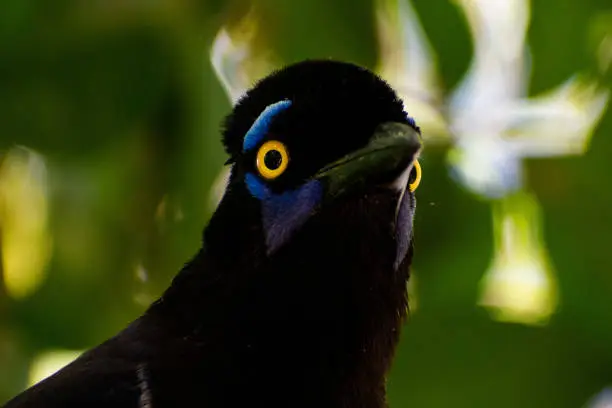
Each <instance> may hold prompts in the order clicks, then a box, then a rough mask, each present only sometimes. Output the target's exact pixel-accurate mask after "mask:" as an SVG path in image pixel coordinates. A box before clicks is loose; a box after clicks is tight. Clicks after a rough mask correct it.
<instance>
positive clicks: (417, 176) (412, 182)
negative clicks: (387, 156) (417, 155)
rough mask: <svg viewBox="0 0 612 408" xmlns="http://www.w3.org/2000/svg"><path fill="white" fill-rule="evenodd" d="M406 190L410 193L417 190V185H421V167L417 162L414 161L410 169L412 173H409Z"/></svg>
mask: <svg viewBox="0 0 612 408" xmlns="http://www.w3.org/2000/svg"><path fill="white" fill-rule="evenodd" d="M408 182H409V184H408V189H409V190H410V191H414V190H416V189H417V187H418V186H419V184H421V165H420V164H419V161H418V160H415V161H414V165H413V167H412V171H411V172H410V179H409V181H408Z"/></svg>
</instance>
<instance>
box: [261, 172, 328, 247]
mask: <svg viewBox="0 0 612 408" xmlns="http://www.w3.org/2000/svg"><path fill="white" fill-rule="evenodd" d="M251 187H252V186H251ZM251 189H252V188H250V190H251ZM322 192H323V188H322V186H321V183H320V182H319V181H317V180H311V181H309V182H307V183H306V184H304V185H302V186H301V187H299V188H297V189H295V190H290V191H285V192H283V193H281V194H272V193H268V194H265V195H259V197H256V198H258V199H260V202H261V217H262V226H263V231H264V235H265V242H266V250H267V254H268V255H272V254H273V253H274V252H276V251H277V250H278V249H279V248H280V247H281V246H283V245H284V244H285V243H287V241H288V240H289V239H290V238H291V237H292V236H293V234H295V233H296V232H297V230H298V229H299V228H300V227H302V225H304V223H305V222H306V221H307V220H308V218H309V217H310V216H311V215H312V213H313V212H314V211H315V210H316V208H317V206H318V205H319V203H320V202H321V197H322Z"/></svg>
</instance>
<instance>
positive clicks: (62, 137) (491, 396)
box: [0, 0, 612, 408]
mask: <svg viewBox="0 0 612 408" xmlns="http://www.w3.org/2000/svg"><path fill="white" fill-rule="evenodd" d="M400 1H403V0H400ZM491 1H493V0H491ZM496 1H497V0H496ZM500 1H503V0H500ZM459 3H460V2H449V1H447V0H429V1H427V2H425V1H415V2H414V4H413V7H414V9H415V11H416V13H417V14H418V17H419V19H420V21H421V24H422V26H423V28H424V30H425V32H426V33H427V36H428V38H429V41H430V43H431V46H432V48H433V49H434V50H435V51H436V55H437V66H438V69H439V71H440V77H441V78H440V82H441V89H442V93H443V94H444V96H446V95H448V94H449V93H450V91H451V90H452V89H453V88H454V87H455V86H456V85H457V84H458V83H459V82H460V81H461V79H462V78H463V76H464V75H465V73H466V71H467V69H468V67H469V64H470V61H471V59H472V53H473V50H474V46H473V44H472V43H471V37H470V29H469V27H468V24H467V22H466V19H465V18H464V15H463V13H462V11H461V10H460V8H459V6H458V4H459ZM376 4H378V2H375V1H373V0H351V1H349V0H338V1H333V2H330V1H326V0H294V1H291V2H288V1H280V0H258V1H257V2H256V3H250V2H246V1H238V0H235V1H232V0H225V1H224V0H204V1H202V0H200V1H197V0H159V1H155V2H144V1H134V2H125V1H119V0H106V1H90V2H80V1H76V0H58V1H54V2H43V1H35V0H4V2H3V5H2V12H0V49H1V50H2V52H0V90H1V91H0V92H1V95H2V97H1V98H0V124H2V131H1V132H0V249H1V251H2V253H0V255H2V260H3V262H2V263H1V264H0V401H4V400H6V399H8V398H9V397H10V396H12V395H14V394H15V393H17V392H18V391H20V390H21V389H23V388H24V387H26V386H27V385H28V383H29V382H32V381H34V380H35V379H36V378H37V375H36V374H32V372H33V371H35V372H39V371H40V372H48V371H49V369H48V364H50V363H49V361H56V360H57V359H58V358H60V357H61V358H64V357H65V356H68V357H66V358H68V359H69V358H72V356H73V355H74V354H73V353H71V352H70V350H76V351H78V350H82V349H85V348H88V347H91V346H93V345H95V344H97V343H99V342H100V341H102V340H104V339H106V338H107V337H109V336H110V335H112V334H114V333H115V332H117V331H118V330H120V329H121V328H122V327H123V326H124V325H126V324H127V323H128V322H129V321H131V320H132V319H133V318H135V317H136V316H137V315H138V314H139V313H140V312H142V311H143V310H144V308H145V307H146V306H147V305H148V303H149V302H151V301H152V300H153V299H155V297H156V296H158V295H159V294H160V293H161V291H162V290H163V289H164V288H165V287H166V286H167V285H168V284H169V282H170V280H171V278H172V277H173V275H174V274H175V273H176V272H177V271H178V270H179V268H180V267H181V266H182V264H183V263H184V262H185V261H186V260H188V259H189V258H190V257H191V256H192V255H193V254H194V253H195V251H196V249H197V248H198V246H199V244H200V236H201V232H202V228H203V226H204V225H205V224H206V221H207V219H208V217H209V216H210V214H211V211H212V210H213V208H214V199H211V189H212V186H213V183H214V182H215V180H216V179H217V177H218V174H219V172H220V170H221V168H222V163H223V161H224V155H223V152H222V148H221V143H220V140H219V124H220V121H221V119H222V117H223V116H224V115H225V114H227V113H228V111H229V109H230V108H231V105H230V101H229V100H228V97H227V95H226V93H225V92H224V89H223V87H222V85H221V83H220V81H219V78H218V77H217V76H216V75H215V71H214V69H213V66H212V65H211V62H210V56H209V53H210V50H211V47H212V44H213V41H214V39H215V36H216V35H217V33H218V32H219V30H220V29H221V27H222V26H224V25H225V26H227V27H230V28H231V27H235V26H237V25H239V23H240V22H241V21H242V19H243V18H244V16H245V15H247V14H248V13H253V14H252V16H253V18H254V19H255V20H256V21H258V22H259V26H258V29H257V30H256V37H257V38H255V39H253V42H252V48H253V52H254V53H255V55H265V56H266V58H268V59H269V60H270V61H273V62H272V63H271V64H272V65H275V64H278V63H288V62H293V61H298V60H301V59H304V58H314V57H324V58H327V57H332V58H335V59H342V60H348V61H353V62H357V63H360V64H362V65H365V66H367V67H370V68H373V69H374V68H376V66H377V64H378V61H379V57H380V55H379V54H380V53H379V43H378V37H377V35H378V34H377V28H376V26H375V21H376V20H375V18H374V16H375V6H376ZM253 6H255V8H253ZM530 6H531V23H530V25H529V28H528V33H527V41H528V43H529V51H530V65H531V76H530V80H529V93H530V95H534V94H537V93H540V92H541V91H545V90H550V89H552V88H554V87H557V86H558V85H559V84H560V83H562V82H564V81H566V80H567V78H569V77H571V76H573V75H582V76H585V77H589V78H594V80H595V81H597V83H598V84H599V85H598V86H599V87H601V88H602V89H604V88H609V87H611V86H612V69H611V66H610V65H611V64H612V62H611V61H612V6H611V4H610V2H609V0H588V1H580V2H579V1H577V0H538V1H532V2H531V5H530ZM259 69H260V71H261V70H263V68H261V67H260V68H259ZM264 73H265V72H258V73H257V75H259V76H260V75H261V74H264ZM253 75H255V74H253ZM257 75H255V76H257ZM407 109H408V110H409V111H410V109H411V108H410V106H407ZM416 119H417V121H418V120H419V118H418V116H417V118H416ZM424 131H425V137H427V128H426V127H424ZM611 135H612V110H610V109H608V110H607V111H606V113H605V114H604V116H603V118H602V119H601V121H600V122H599V124H598V125H597V127H596V128H595V131H594V133H593V135H592V139H591V141H590V144H589V149H588V151H587V152H586V153H585V154H582V155H576V156H567V157H551V158H530V159H527V160H525V161H524V162H523V167H524V171H525V177H524V189H525V190H526V191H527V192H528V194H529V197H534V198H535V199H537V200H538V203H539V204H538V205H539V206H540V208H539V212H540V213H541V214H540V216H539V217H540V218H539V220H540V221H541V224H542V225H541V226H540V225H538V226H537V228H536V227H534V228H536V230H535V231H536V233H537V234H536V235H533V236H535V237H537V239H538V240H539V241H541V242H539V244H541V245H542V246H543V247H544V248H545V249H546V253H547V258H548V260H549V261H550V263H551V264H552V267H551V268H552V271H553V272H551V273H554V279H555V282H556V286H557V287H558V288H557V290H558V294H557V297H558V306H556V308H555V309H554V312H555V313H554V314H553V315H552V316H551V317H550V318H549V319H548V320H547V321H545V322H542V323H540V324H538V325H531V324H527V322H522V323H521V322H504V321H499V320H497V318H496V315H495V314H494V313H489V311H490V309H487V308H484V307H482V306H479V304H480V303H481V296H482V290H483V289H482V282H483V277H484V276H485V273H486V272H487V270H488V269H489V268H490V265H491V264H492V259H493V258H494V255H495V251H496V250H497V249H496V248H497V247H498V246H499V241H496V239H499V237H497V238H496V232H495V231H496V225H497V224H496V221H495V219H496V217H497V216H496V215H495V214H496V212H495V211H497V210H495V209H496V208H497V209H503V208H505V206H506V204H504V203H503V202H501V201H502V200H501V199H485V198H483V197H481V196H478V195H476V194H474V193H472V192H471V191H470V190H469V189H468V188H466V187H464V186H463V185H461V184H460V183H458V182H457V181H455V180H454V179H453V178H452V177H451V176H450V174H449V167H448V160H447V154H448V149H449V147H450V146H449V143H450V144H452V141H451V142H449V143H446V144H432V145H431V146H428V147H427V150H426V153H425V155H424V158H423V162H422V164H423V167H424V180H423V183H422V184H421V187H420V188H419V190H418V199H419V205H418V211H417V217H416V234H417V238H416V239H417V241H416V251H417V254H416V258H415V265H414V281H413V282H412V283H411V286H410V290H411V292H413V296H414V298H413V302H414V305H415V307H414V309H413V311H412V316H411V319H410V322H409V323H408V324H407V325H406V327H405V330H404V333H403V339H402V343H401V347H400V350H399V353H398V356H397V359H396V362H395V365H394V368H393V372H392V375H391V378H390V384H389V394H390V395H389V396H390V402H391V406H392V407H404V406H406V407H442V406H453V407H492V406H495V407H517V406H521V407H568V408H569V407H580V406H583V405H584V404H585V403H586V402H587V401H588V400H589V399H590V398H591V397H592V396H593V395H595V394H596V393H598V392H599V391H601V390H602V389H603V388H604V387H605V386H607V385H611V384H612V347H611V345H612V260H610V255H609V254H608V251H609V234H610V232H609V231H612V211H611V210H610V209H611V208H612V189H610V180H609V177H608V173H607V171H608V170H609V169H610V165H609V158H610V155H611V153H612V138H611V137H610V136H611ZM426 140H427V139H426ZM7 175H8V176H7ZM15 180H21V181H22V182H21V183H19V182H16V181H15ZM41 197H43V198H41ZM534 222H535V221H534ZM533 236H532V239H533ZM16 237H17V238H16ZM8 240H10V242H8ZM15 242H18V243H20V244H19V245H17V244H15ZM24 242H25V243H26V245H24V244H23V243H24ZM27 242H31V247H28V246H27ZM46 245H48V246H46ZM15 248H18V249H15ZM45 248H47V249H48V250H49V251H50V253H49V254H46V253H45V252H44V251H45ZM18 252H19V253H21V258H19V262H21V263H19V262H18V266H17V267H16V266H15V265H16V263H12V264H11V263H10V262H9V261H10V260H11V259H13V260H14V259H18V258H15V255H11V254H15V253H18ZM11 257H13V258H11ZM11 262H12V261H11ZM15 262H16V261H15ZM36 262H38V264H37V263H36ZM40 264H42V265H44V266H43V267H40ZM7 265H8V266H9V267H10V268H11V270H10V271H9V270H8V269H7ZM11 265H12V266H11ZM36 265H39V266H38V267H37V266H36ZM15 268H17V269H15ZM19 268H21V269H19ZM28 268H30V269H32V268H33V269H35V272H36V273H37V274H35V275H32V276H34V278H32V279H34V281H28V280H27V278H24V277H23V276H19V277H18V280H19V279H21V280H22V281H23V282H25V283H23V282H21V281H19V282H13V279H14V278H13V277H14V276H15V274H16V273H17V274H18V273H19V271H21V272H23V273H29V272H27V271H28V270H29V269H28ZM5 269H6V270H5ZM24 271H25V272H24ZM28 276H30V275H28ZM7 279H11V282H10V283H9V282H8V281H7ZM57 350H59V351H61V353H63V354H57V355H52V356H51V357H49V353H54V352H55V351H57ZM63 350H68V351H63ZM53 356H55V357H53ZM54 358H55V359H54ZM61 358H60V360H61ZM62 361H64V362H65V359H64V360H62ZM40 367H43V368H40ZM41 375H42V374H41ZM32 376H33V377H32Z"/></svg>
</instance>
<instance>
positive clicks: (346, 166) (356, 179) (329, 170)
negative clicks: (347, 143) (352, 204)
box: [315, 122, 421, 198]
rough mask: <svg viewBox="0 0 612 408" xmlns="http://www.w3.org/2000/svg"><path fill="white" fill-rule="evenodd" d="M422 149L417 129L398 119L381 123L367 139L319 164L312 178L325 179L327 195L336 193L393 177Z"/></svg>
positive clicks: (342, 192) (389, 179)
mask: <svg viewBox="0 0 612 408" xmlns="http://www.w3.org/2000/svg"><path fill="white" fill-rule="evenodd" d="M420 150H421V138H420V135H419V133H418V132H417V131H416V130H415V129H414V128H412V127H411V126H409V125H407V124H403V123H398V122H387V123H383V124H381V125H380V126H379V127H378V128H377V129H376V131H375V132H374V135H372V138H371V139H370V143H368V145H367V146H365V147H364V148H362V149H359V150H356V151H354V152H352V153H351V154H348V155H346V156H344V157H343V158H341V159H340V160H337V161H335V162H333V163H330V164H329V165H327V166H325V167H324V168H322V169H321V170H320V171H319V172H318V173H317V174H316V175H315V178H316V179H319V180H322V181H323V182H324V183H325V186H326V188H325V190H326V194H325V195H326V196H327V197H330V198H334V197H338V196H340V195H343V194H345V193H347V192H351V191H355V190H358V189H360V188H363V187H365V186H368V185H383V184H389V183H393V182H394V181H396V180H397V179H398V178H399V177H400V176H401V175H402V174H403V173H404V172H405V171H406V170H407V169H408V168H409V167H410V166H412V163H413V162H414V160H415V159H416V158H417V156H418V153H419V151H420Z"/></svg>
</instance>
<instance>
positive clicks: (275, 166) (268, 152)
mask: <svg viewBox="0 0 612 408" xmlns="http://www.w3.org/2000/svg"><path fill="white" fill-rule="evenodd" d="M255 164H256V166H257V171H258V172H259V174H260V175H261V176H262V177H263V178H265V179H267V180H273V179H275V178H277V177H278V176H280V175H281V174H283V173H284V172H285V170H286V169H287V165H288V164H289V153H288V152H287V147H286V146H285V145H284V144H283V143H281V142H279V141H278V140H269V141H267V142H266V143H264V144H263V145H261V147H260V148H259V150H258V151H257V159H256V162H255Z"/></svg>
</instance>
